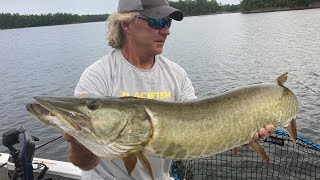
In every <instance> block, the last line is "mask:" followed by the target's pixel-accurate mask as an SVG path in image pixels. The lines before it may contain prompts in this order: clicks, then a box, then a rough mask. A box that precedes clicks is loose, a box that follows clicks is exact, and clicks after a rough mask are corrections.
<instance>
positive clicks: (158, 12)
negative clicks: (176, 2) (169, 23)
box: [139, 6, 183, 21]
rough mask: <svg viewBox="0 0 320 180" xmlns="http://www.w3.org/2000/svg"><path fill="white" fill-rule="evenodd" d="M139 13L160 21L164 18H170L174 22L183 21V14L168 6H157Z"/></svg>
mask: <svg viewBox="0 0 320 180" xmlns="http://www.w3.org/2000/svg"><path fill="white" fill-rule="evenodd" d="M139 13H140V14H142V15H144V16H146V17H149V18H152V19H162V18H164V17H166V16H170V17H171V18H172V19H174V20H176V21H181V20H182V19H183V12H182V11H180V10H179V9H176V8H173V7H170V6H158V7H154V8H151V9H146V10H143V11H139Z"/></svg>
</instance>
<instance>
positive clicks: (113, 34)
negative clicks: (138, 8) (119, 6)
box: [107, 12, 139, 49]
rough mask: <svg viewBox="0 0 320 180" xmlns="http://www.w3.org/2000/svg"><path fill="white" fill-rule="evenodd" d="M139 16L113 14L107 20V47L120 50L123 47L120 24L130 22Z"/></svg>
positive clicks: (123, 36)
mask: <svg viewBox="0 0 320 180" xmlns="http://www.w3.org/2000/svg"><path fill="white" fill-rule="evenodd" d="M138 15H139V13H138V12H131V13H114V14H111V15H110V16H109V17H108V19H107V24H108V33H107V39H108V44H109V46H111V47H113V48H115V49H120V48H122V46H123V45H124V41H125V35H124V32H123V30H122V27H121V24H122V23H124V22H132V21H133V20H134V19H136V18H137V16H138Z"/></svg>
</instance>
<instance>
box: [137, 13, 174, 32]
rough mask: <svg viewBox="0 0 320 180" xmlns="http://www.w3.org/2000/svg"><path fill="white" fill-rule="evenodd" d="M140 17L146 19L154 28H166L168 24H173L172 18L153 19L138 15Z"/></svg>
mask: <svg viewBox="0 0 320 180" xmlns="http://www.w3.org/2000/svg"><path fill="white" fill-rule="evenodd" d="M138 18H139V19H143V20H145V21H147V23H148V25H149V26H150V27H151V28H153V29H158V30H160V29H162V28H164V27H165V26H166V25H167V26H168V28H170V26H171V22H172V19H171V18H170V19H168V20H165V19H152V18H148V17H143V16H138Z"/></svg>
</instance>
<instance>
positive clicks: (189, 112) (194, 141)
mask: <svg viewBox="0 0 320 180" xmlns="http://www.w3.org/2000/svg"><path fill="white" fill-rule="evenodd" d="M286 80H287V73H285V74H283V75H281V76H280V77H278V78H277V80H276V82H273V83H261V84H254V85H248V86H243V87H239V88H235V89H232V90H229V91H227V92H225V93H222V94H219V95H216V96H211V97H204V98H199V99H196V100H192V101H188V102H164V101H159V100H151V99H141V98H134V97H121V98H118V97H102V98H77V97H34V99H35V100H36V101H37V102H36V103H30V104H27V110H28V111H29V112H30V113H31V114H32V115H33V116H34V117H35V118H36V119H38V120H40V121H41V122H43V123H45V124H47V125H50V126H53V127H55V128H58V129H60V130H61V131H63V132H65V133H68V134H70V135H71V136H73V137H74V138H75V139H76V140H78V141H79V142H80V143H81V144H82V145H84V146H85V147H86V148H88V149H89V150H90V151H92V152H93V153H94V154H95V155H97V156H99V157H100V158H102V159H123V161H124V164H125V166H126V168H127V171H128V173H129V174H131V172H132V171H133V169H134V167H135V164H136V162H137V159H139V160H140V161H141V163H142V164H143V165H144V167H145V168H146V170H147V171H148V172H149V174H150V175H151V177H152V169H151V167H150V163H149V161H148V159H147V158H146V157H145V155H149V156H156V157H160V158H167V159H178V160H187V159H196V158H202V157H207V156H211V155H214V154H217V153H221V152H224V151H226V150H229V149H236V148H237V147H239V146H241V145H244V144H249V145H251V146H252V147H253V148H254V149H255V150H256V151H257V152H258V153H259V154H260V155H261V156H262V158H263V159H264V160H266V161H269V158H268V156H267V154H266V153H265V151H264V150H263V149H262V147H261V146H260V145H259V144H258V143H257V142H256V141H255V140H253V138H252V137H253V135H254V133H255V132H256V131H257V130H258V129H259V128H261V127H263V126H265V125H267V124H274V125H275V126H277V127H278V126H283V127H285V128H286V129H287V130H288V131H289V134H290V136H291V138H292V139H293V141H294V142H295V139H296V136H297V130H296V122H295V119H296V113H297V110H298V102H297V98H296V96H295V94H294V93H293V92H292V91H291V90H289V89H288V88H286V87H285V86H284V85H283V84H284V82H285V81H286Z"/></svg>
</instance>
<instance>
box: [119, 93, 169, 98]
mask: <svg viewBox="0 0 320 180" xmlns="http://www.w3.org/2000/svg"><path fill="white" fill-rule="evenodd" d="M120 93H121V94H120V95H121V97H126V96H133V97H137V98H145V99H171V92H170V91H163V92H157V91H152V92H135V93H133V94H130V93H128V92H126V91H120Z"/></svg>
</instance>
